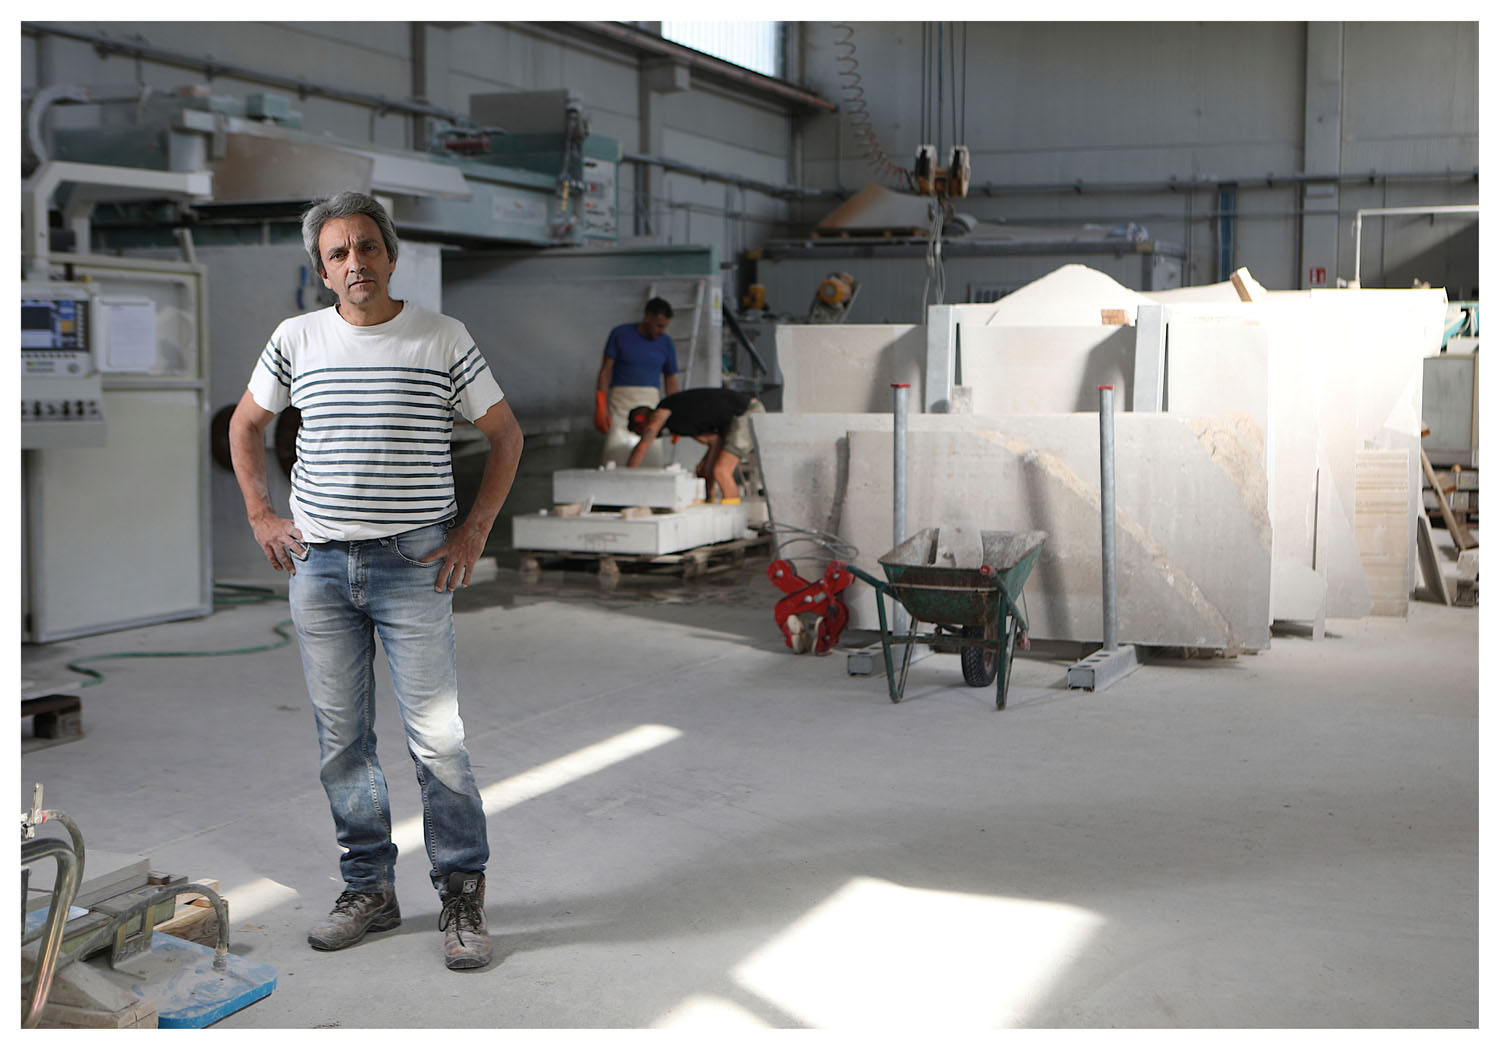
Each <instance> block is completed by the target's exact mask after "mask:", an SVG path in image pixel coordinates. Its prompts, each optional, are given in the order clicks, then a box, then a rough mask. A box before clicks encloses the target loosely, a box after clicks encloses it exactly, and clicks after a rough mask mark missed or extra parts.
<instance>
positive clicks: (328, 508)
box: [229, 192, 522, 970]
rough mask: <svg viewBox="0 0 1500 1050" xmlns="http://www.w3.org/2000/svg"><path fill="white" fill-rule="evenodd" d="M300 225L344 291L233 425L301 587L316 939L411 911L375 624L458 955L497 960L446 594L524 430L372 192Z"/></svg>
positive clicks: (480, 962)
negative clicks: (334, 870) (465, 439)
mask: <svg viewBox="0 0 1500 1050" xmlns="http://www.w3.org/2000/svg"><path fill="white" fill-rule="evenodd" d="M302 235H303V242H304V245H305V247H306V248H307V252H308V255H309V257H310V258H311V259H312V261H313V263H314V265H315V266H316V267H317V272H318V275H319V276H320V277H321V278H322V279H323V283H324V284H325V285H327V287H328V288H330V289H331V290H332V291H333V292H334V293H335V294H336V295H337V296H338V304H337V305H336V306H331V307H329V308H327V309H324V310H318V311H315V312H313V313H307V314H301V315H299V316H296V317H291V318H288V319H287V320H285V321H283V322H282V323H281V324H280V325H278V326H277V328H276V330H275V331H274V332H273V333H272V335H271V339H270V342H268V343H267V344H266V347H265V350H264V351H263V352H262V354H261V357H260V361H259V362H258V363H257V365H256V367H255V371H254V373H253V374H252V375H251V378H250V383H249V388H248V389H247V390H246V392H245V395H244V397H243V398H241V400H240V403H239V405H238V407H237V408H236V409H235V412H234V416H233V419H232V420H231V422H230V425H229V435H230V450H231V453H232V458H233V461H234V471H235V475H236V477H237V479H238V481H239V485H240V491H241V493H242V494H243V495H244V498H245V508H246V512H247V514H248V516H249V519H250V526H251V528H252V529H253V530H254V532H255V539H256V542H258V543H259V544H260V546H261V550H262V551H264V552H265V555H266V558H267V559H268V560H269V561H270V563H271V565H272V566H274V567H275V568H276V569H277V570H284V571H286V572H289V573H291V577H290V582H289V585H288V587H289V597H290V599H291V607H292V618H293V621H294V623H295V624H296V628H297V638H298V642H299V644H300V647H301V651H302V664H303V671H304V675H305V677H306V680H307V689H308V694H309V696H310V697H311V699H312V704H313V709H314V714H315V720H316V724H317V730H318V746H319V752H320V756H321V757H320V763H321V764H320V778H321V780H322V782H323V787H324V790H325V791H326V792H327V794H328V801H329V805H330V807H331V808H332V811H333V820H334V827H335V829H336V831H337V834H338V841H339V845H340V846H342V847H343V849H344V853H343V856H342V858H341V859H340V861H339V869H340V873H341V874H342V876H343V879H344V884H345V888H344V891H343V893H341V894H340V895H339V898H338V901H337V902H336V903H335V905H334V907H333V911H332V913H331V914H330V915H329V916H328V917H327V918H325V919H323V920H322V921H320V922H319V923H317V924H316V925H315V926H314V927H313V928H312V930H311V932H310V933H309V934H308V942H309V943H310V944H311V945H312V946H313V947H314V948H318V949H321V950H324V951H332V950H336V949H339V948H347V947H349V946H350V945H352V944H355V943H357V942H358V941H359V940H360V939H361V938H363V937H364V936H365V934H367V933H375V932H379V931H381V930H389V929H392V928H393V927H395V926H397V925H398V924H399V923H400V922H401V911H400V908H399V907H398V906H397V903H396V889H395V864H396V845H395V843H394V842H392V840H391V809H390V801H389V798H388V795H387V791H386V781H385V776H384V774H383V773H382V771H381V768H380V762H379V759H378V758H377V757H376V753H375V728H374V723H375V677H374V655H375V637H376V635H378V636H379V638H380V641H381V644H382V645H383V646H384V648H385V652H386V658H387V661H388V662H389V664H390V670H391V680H392V683H393V685H394V687H395V693H396V702H397V705H398V707H399V709H400V712H401V719H402V722H403V725H404V728H405V730H406V746H407V751H408V752H409V753H410V754H411V757H412V761H413V762H414V763H415V765H416V774H417V783H418V784H419V785H420V787H421V791H422V822H423V831H424V835H423V838H424V840H425V842H426V846H427V854H428V859H429V860H430V861H431V865H432V868H431V871H430V872H429V877H430V878H431V880H432V884H433V886H434V887H435V888H436V889H437V891H438V894H439V896H440V898H441V899H442V905H443V906H442V914H441V917H440V919H439V923H438V925H439V928H440V929H441V930H443V932H444V934H445V940H444V957H445V962H446V965H447V966H448V967H449V968H450V969H455V970H457V969H470V968H475V967H480V966H484V965H486V964H488V963H489V961H490V957H491V946H490V936H489V930H488V926H487V923H486V919H485V914H484V888H485V885H484V868H485V864H486V862H487V861H488V859H489V845H488V837H487V835H486V829H485V815H484V806H483V802H482V800H481V798H480V794H479V789H478V786H477V785H476V783H475V780H474V774H473V772H472V770H471V769H470V765H469V753H468V750H467V749H466V747H465V744H464V726H463V721H462V719H461V718H460V717H459V712H458V675H457V666H456V652H455V647H454V628H453V591H454V590H456V589H457V588H459V587H461V586H463V587H466V586H468V583H469V579H470V576H471V574H472V572H473V569H474V566H475V564H476V563H477V562H478V561H479V558H480V556H481V555H482V554H483V553H484V546H485V541H486V540H487V539H488V537H489V533H490V528H491V527H492V526H493V524H494V521H495V517H496V515H498V514H499V512H500V508H501V506H502V505H503V504H504V502H505V498H506V495H507V494H508V493H509V492H510V487H511V483H512V482H513V481H514V480H515V476H516V467H517V464H518V463H519V461H520V456H521V444H522V439H521V428H520V425H519V424H518V423H517V422H516V417H515V415H514V413H512V412H511V409H510V405H509V403H508V402H507V401H506V400H505V396H504V394H503V393H502V392H501V390H500V387H499V385H498V384H497V383H496V381H495V378H494V377H493V376H492V375H491V374H490V371H489V367H488V366H487V365H486V363H485V360H484V357H483V355H481V353H480V352H479V348H478V347H477V346H476V345H475V343H474V340H473V339H472V338H471V337H470V335H469V333H468V331H467V330H466V329H465V327H464V326H463V324H461V323H460V322H458V321H456V320H454V319H453V318H450V317H445V316H443V315H441V314H436V313H433V312H431V311H430V310H426V309H423V308H422V307H421V306H418V305H417V304H416V303H413V302H409V301H402V300H399V299H393V298H391V296H390V290H389V285H390V279H391V275H392V273H394V272H395V269H396V253H397V250H398V244H397V240H396V231H395V227H394V226H393V225H392V223H391V220H390V217H389V216H388V215H387V214H386V212H385V209H384V208H383V207H381V205H380V203H379V202H378V201H376V200H375V198H373V197H370V196H368V195H367V194H363V193H354V192H348V193H340V194H337V195H336V196H333V197H330V198H328V199H326V200H322V201H318V202H316V203H315V204H314V205H313V206H312V207H311V208H310V209H308V211H307V212H306V214H305V215H304V216H303V220H302ZM289 405H294V406H296V407H297V408H298V409H299V410H300V411H301V414H302V425H301V429H300V431H299V433H298V435H297V462H296V465H295V467H294V468H293V470H292V479H291V480H292V492H291V518H290V519H288V518H285V517H282V516H280V515H279V514H277V512H276V511H275V509H274V508H273V507H272V505H271V499H270V495H269V490H268V488H267V481H266V446H265V431H266V427H267V425H268V424H269V423H270V422H271V420H273V419H274V418H275V416H276V414H277V413H278V412H280V411H281V410H282V409H284V408H286V407H287V406H289ZM455 412H461V413H463V415H464V416H465V417H466V418H468V419H470V420H472V421H473V422H474V424H475V426H477V427H478V428H479V430H480V432H481V433H483V434H484V436H485V437H486V438H487V439H489V443H490V449H489V452H488V454H487V456H486V460H485V466H484V473H483V476H482V479H481V481H480V485H479V492H478V494H477V496H476V497H475V499H474V505H473V506H472V507H471V508H470V509H469V512H468V514H467V516H466V517H465V518H464V521H463V522H462V524H458V525H455V524H454V522H455V519H456V517H457V513H458V505H457V502H456V501H455V498H454V486H453V469H452V462H451V456H450V442H451V436H452V430H453V414H454V413H455Z"/></svg>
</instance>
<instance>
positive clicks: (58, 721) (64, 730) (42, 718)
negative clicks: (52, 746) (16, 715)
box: [21, 693, 83, 744]
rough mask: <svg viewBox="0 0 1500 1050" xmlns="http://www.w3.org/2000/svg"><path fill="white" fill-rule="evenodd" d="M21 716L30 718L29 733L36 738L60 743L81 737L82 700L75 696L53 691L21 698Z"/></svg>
mask: <svg viewBox="0 0 1500 1050" xmlns="http://www.w3.org/2000/svg"><path fill="white" fill-rule="evenodd" d="M21 717H22V718H29V719H31V735H32V736H33V737H35V738H36V739H37V740H48V741H51V742H52V743H57V744H60V743H63V742H64V741H67V740H81V739H82V738H83V701H81V700H80V699H79V698H78V697H76V696H64V695H62V694H58V693H54V694H51V695H49V696H38V697H33V698H32V699H30V700H22V701H21Z"/></svg>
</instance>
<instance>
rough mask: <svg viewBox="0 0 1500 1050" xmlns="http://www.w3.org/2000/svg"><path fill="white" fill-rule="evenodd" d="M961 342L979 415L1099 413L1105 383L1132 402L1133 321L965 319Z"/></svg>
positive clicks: (1121, 401)
mask: <svg viewBox="0 0 1500 1050" xmlns="http://www.w3.org/2000/svg"><path fill="white" fill-rule="evenodd" d="M958 345H959V351H958V354H959V360H960V362H961V368H960V370H961V372H962V376H963V385H964V386H966V387H969V388H971V389H972V390H973V412H974V413H975V414H978V415H999V416H1008V415H1026V414H1028V413H1035V412H1089V411H1094V412H1097V411H1098V410H1099V387H1100V385H1101V384H1108V385H1110V386H1113V387H1114V388H1115V403H1116V404H1117V405H1118V406H1119V407H1120V409H1121V410H1123V409H1124V408H1125V406H1127V405H1129V404H1130V397H1131V389H1132V388H1133V387H1134V385H1135V377H1134V371H1135V329H1134V328H1131V327H1128V326H1123V325H1115V326H1106V325H1100V324H1097V323H1096V324H1092V325H1073V326H1067V327H1060V326H1041V325H1026V326H1021V325H989V326H986V325H971V324H961V325H959V328H958Z"/></svg>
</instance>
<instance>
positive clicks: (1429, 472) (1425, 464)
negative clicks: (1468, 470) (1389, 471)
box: [1417, 446, 1479, 551]
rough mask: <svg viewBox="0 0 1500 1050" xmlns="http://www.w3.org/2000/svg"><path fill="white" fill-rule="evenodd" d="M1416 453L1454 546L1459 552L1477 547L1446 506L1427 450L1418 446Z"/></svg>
mask: <svg viewBox="0 0 1500 1050" xmlns="http://www.w3.org/2000/svg"><path fill="white" fill-rule="evenodd" d="M1417 453H1418V454H1419V455H1420V456H1421V457H1422V473H1423V475H1425V476H1426V478H1427V484H1428V486H1430V487H1431V489H1432V494H1433V495H1434V496H1436V497H1437V503H1438V510H1439V512H1441V513H1442V515H1443V524H1444V525H1446V526H1447V527H1448V535H1450V536H1452V537H1453V542H1454V544H1455V545H1456V546H1457V547H1458V549H1459V550H1461V551H1466V550H1468V549H1469V548H1471V547H1477V546H1479V541H1478V540H1476V539H1475V538H1474V535H1473V533H1471V532H1470V531H1469V530H1468V529H1467V528H1465V527H1464V524H1463V523H1462V522H1461V521H1459V520H1458V519H1457V518H1456V517H1454V515H1453V508H1452V507H1450V506H1449V505H1448V497H1447V496H1446V495H1445V494H1444V492H1443V486H1442V483H1441V482H1440V481H1439V480H1438V476H1437V471H1435V470H1433V469H1432V460H1430V459H1428V458H1427V450H1426V449H1424V448H1421V447H1420V446H1419V447H1418V449H1417Z"/></svg>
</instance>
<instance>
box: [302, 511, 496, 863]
mask: <svg viewBox="0 0 1500 1050" xmlns="http://www.w3.org/2000/svg"><path fill="white" fill-rule="evenodd" d="M447 533H448V526H447V525H430V526H427V527H425V528H420V529H416V530H413V531H410V532H405V533H401V534H399V535H396V536H389V537H386V538H384V539H377V540H357V541H349V542H344V541H332V542H328V543H314V544H309V545H308V557H307V560H306V561H305V562H300V563H298V565H297V571H296V573H295V575H293V576H292V580H291V585H290V598H291V606H292V619H293V622H294V623H295V624H296V627H297V638H298V641H299V643H300V646H301V650H302V667H303V671H304V673H305V675H306V678H307V691H308V695H309V697H311V699H312V704H313V712H314V716H315V718H316V721H317V729H318V748H319V752H320V760H321V765H320V769H319V775H320V778H321V780H322V782H323V788H324V790H325V791H326V792H327V793H328V803H329V806H330V807H331V808H332V810H333V822H334V828H335V830H336V831H337V834H338V842H339V845H340V846H342V847H343V848H344V854H343V857H342V858H341V859H340V861H339V869H340V872H341V873H342V875H343V877H344V882H345V884H346V886H347V887H348V888H349V889H354V890H388V889H391V888H392V887H393V886H394V884H395V865H396V845H395V843H394V842H393V841H392V840H391V806H390V799H389V797H388V796H387V793H386V782H385V774H384V773H383V772H382V771H381V768H380V759H379V758H378V757H377V756H376V753H375V636H376V635H377V634H378V635H379V637H380V643H381V645H382V646H384V648H385V652H386V659H387V661H388V662H389V664H390V669H391V680H392V684H393V685H394V687H395V694H396V704H397V707H398V709H399V710H400V713H401V721H402V724H403V726H404V728H405V730H406V748H407V751H408V753H409V754H410V755H411V758H412V762H413V763H414V764H415V765H416V772H417V784H418V785H419V786H420V788H421V791H422V837H423V840H424V842H425V844H426V847H427V856H428V859H429V861H430V862H431V865H432V870H431V871H430V873H429V874H430V877H431V879H432V882H433V885H434V886H438V885H439V884H440V883H442V882H443V881H444V880H445V879H446V877H447V875H448V874H449V873H450V872H454V871H483V870H484V866H485V862H486V861H487V860H488V859H489V845H488V839H487V836H486V832H485V818H484V805H483V803H482V801H481V800H480V796H479V789H478V786H477V785H476V784H475V781H474V774H473V772H472V771H471V769H470V767H469V753H468V750H467V749H466V748H465V746H464V724H463V720H462V719H461V718H460V717H459V714H458V668H457V651H456V649H455V646H454V634H453V593H452V592H451V591H446V590H444V591H438V590H435V589H434V588H435V586H436V583H437V574H438V566H439V565H440V564H441V562H440V561H438V562H431V563H428V564H426V565H423V564H421V562H420V561H419V559H420V558H422V557H423V556H424V555H427V554H429V553H431V552H432V551H434V550H436V549H437V548H438V547H440V546H442V544H443V543H444V541H445V539H446V537H447Z"/></svg>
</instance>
